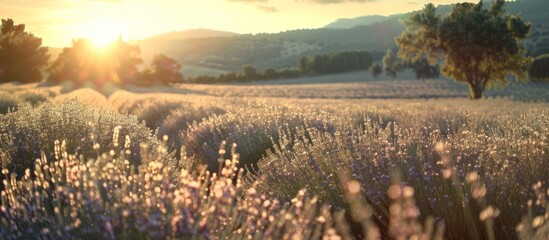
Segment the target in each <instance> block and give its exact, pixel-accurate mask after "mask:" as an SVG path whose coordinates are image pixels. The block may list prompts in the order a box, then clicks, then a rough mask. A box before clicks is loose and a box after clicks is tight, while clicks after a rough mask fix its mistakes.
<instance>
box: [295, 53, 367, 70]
mask: <svg viewBox="0 0 549 240" xmlns="http://www.w3.org/2000/svg"><path fill="white" fill-rule="evenodd" d="M373 62H374V58H373V57H372V54H370V52H367V51H354V52H335V53H328V54H316V55H312V56H304V57H302V58H301V60H299V69H300V70H301V72H303V73H305V74H309V73H315V74H331V73H344V72H351V71H358V70H368V68H370V66H371V65H372V63H373Z"/></svg>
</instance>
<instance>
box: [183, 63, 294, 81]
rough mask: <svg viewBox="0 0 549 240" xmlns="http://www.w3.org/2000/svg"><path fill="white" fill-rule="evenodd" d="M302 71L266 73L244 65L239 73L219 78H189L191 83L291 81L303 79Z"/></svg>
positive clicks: (270, 69)
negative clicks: (292, 79)
mask: <svg viewBox="0 0 549 240" xmlns="http://www.w3.org/2000/svg"><path fill="white" fill-rule="evenodd" d="M301 76H302V73H301V70H299V69H297V68H284V69H279V70H277V69H274V68H267V69H265V71H258V70H257V69H256V68H255V67H254V66H252V65H244V66H243V67H242V69H241V70H240V71H239V72H229V73H223V74H221V75H219V76H205V75H202V76H198V77H195V78H187V81H188V82H191V83H202V84H208V83H234V82H251V81H263V80H276V79H290V78H298V77H301Z"/></svg>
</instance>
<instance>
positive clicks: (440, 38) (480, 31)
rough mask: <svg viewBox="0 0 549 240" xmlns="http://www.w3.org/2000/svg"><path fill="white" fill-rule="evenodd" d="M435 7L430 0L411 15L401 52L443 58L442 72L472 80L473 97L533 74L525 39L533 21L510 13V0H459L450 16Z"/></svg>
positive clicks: (405, 55)
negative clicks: (464, 0)
mask: <svg viewBox="0 0 549 240" xmlns="http://www.w3.org/2000/svg"><path fill="white" fill-rule="evenodd" d="M435 11H436V8H435V7H434V5H433V4H427V5H426V6H425V8H424V9H423V10H422V11H420V12H417V13H414V14H412V15H411V16H410V17H409V19H407V20H406V22H405V23H406V25H407V29H406V31H404V32H403V33H402V35H401V36H400V37H398V38H397V39H396V43H397V45H398V46H399V47H400V50H399V52H398V55H399V57H400V58H402V59H405V60H407V61H412V62H414V61H419V60H421V59H422V58H423V57H426V58H427V59H428V60H429V63H430V64H432V65H434V64H436V63H438V62H439V61H441V60H442V64H441V72H442V74H444V75H445V76H446V77H448V78H451V79H454V80H456V81H459V82H465V83H467V84H468V85H469V90H470V94H471V99H479V98H481V97H482V92H483V91H484V90H485V89H486V88H490V87H493V86H506V85H507V83H508V77H509V76H514V77H515V79H517V80H526V79H527V74H526V72H525V69H526V66H527V64H528V61H529V59H528V58H526V57H525V56H524V54H525V50H524V49H523V47H522V46H521V41H522V40H523V39H524V38H526V37H527V35H528V33H529V32H530V24H528V23H526V22H524V21H523V20H522V19H521V18H520V17H518V16H515V15H510V14H508V13H507V12H506V10H505V1H504V0H495V1H493V2H492V5H491V6H490V7H489V8H487V7H484V6H483V2H482V1H480V2H479V3H477V4H473V3H459V4H455V5H454V6H453V9H452V11H451V12H450V13H449V14H448V15H447V16H446V17H444V18H442V17H441V16H439V15H437V14H436V13H435Z"/></svg>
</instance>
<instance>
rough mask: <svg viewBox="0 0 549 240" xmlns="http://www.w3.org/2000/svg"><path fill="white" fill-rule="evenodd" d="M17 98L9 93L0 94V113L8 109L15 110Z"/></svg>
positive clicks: (17, 103)
mask: <svg viewBox="0 0 549 240" xmlns="http://www.w3.org/2000/svg"><path fill="white" fill-rule="evenodd" d="M19 105H20V103H19V100H18V99H17V98H15V97H12V96H9V95H4V94H1V95H0V114H5V113H7V112H9V111H17V109H18V108H19Z"/></svg>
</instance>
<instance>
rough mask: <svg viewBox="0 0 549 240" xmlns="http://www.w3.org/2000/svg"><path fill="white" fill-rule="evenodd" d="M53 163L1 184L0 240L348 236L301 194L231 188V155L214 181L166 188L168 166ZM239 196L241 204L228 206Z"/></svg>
mask: <svg viewBox="0 0 549 240" xmlns="http://www.w3.org/2000/svg"><path fill="white" fill-rule="evenodd" d="M61 155H62V157H61V158H60V159H59V160H58V162H55V163H54V162H49V163H48V161H47V160H46V159H45V158H42V159H40V160H38V161H37V162H36V165H35V168H34V171H33V172H34V175H35V176H36V178H34V179H33V178H31V171H29V170H27V171H25V175H24V176H23V177H22V178H21V179H16V178H15V177H14V176H13V175H11V176H12V177H11V178H10V179H9V181H5V182H6V190H5V191H3V192H2V196H1V200H2V201H1V205H0V208H1V211H0V218H1V219H2V221H0V226H1V227H0V234H1V235H2V237H3V238H6V239H21V238H23V239H25V238H35V237H36V236H40V237H42V238H48V239H49V238H60V239H75V238H78V239H80V238H84V239H98V238H101V239H167V238H177V239H194V238H202V239H226V238H232V239H244V238H253V239H286V238H296V239H309V238H311V239H319V238H321V237H322V236H326V237H330V236H331V237H337V236H339V234H340V233H338V231H337V230H336V229H338V230H339V229H342V231H341V230H340V231H339V232H341V233H346V232H345V229H346V228H348V227H347V225H346V222H345V220H341V219H340V218H338V217H337V216H339V215H335V216H334V217H332V214H331V213H330V212H329V211H328V209H327V208H325V207H324V208H320V207H319V204H318V202H317V201H316V200H315V198H309V197H306V196H305V191H302V192H300V193H299V194H298V195H296V198H295V199H294V201H293V202H292V203H291V204H289V205H281V204H280V203H279V202H278V201H277V200H274V199H268V198H266V197H265V196H264V195H260V194H258V192H257V191H255V190H254V189H253V188H250V189H243V188H242V187H241V186H240V185H239V184H236V185H235V184H234V182H233V180H234V179H236V182H237V183H238V182H239V180H238V179H239V176H240V175H241V174H242V169H240V170H238V169H237V168H235V166H236V165H237V164H238V157H237V156H236V155H235V156H234V157H233V158H232V160H225V164H224V168H223V171H222V174H220V175H215V174H213V175H211V174H210V173H208V172H205V171H203V170H201V171H193V172H189V171H187V170H182V171H180V172H179V174H178V176H177V181H175V183H174V184H172V183H171V182H170V179H169V178H168V176H167V174H166V173H167V172H170V170H171V169H170V166H165V165H163V164H162V163H161V162H160V161H157V159H156V158H152V156H151V158H150V159H149V158H147V159H149V160H150V161H148V162H143V163H142V165H141V166H139V171H138V172H135V171H132V170H131V167H130V164H129V162H128V161H127V160H126V159H125V158H124V157H123V156H120V157H118V156H114V157H112V156H110V155H107V154H104V155H102V156H100V157H98V158H97V159H96V160H94V161H89V162H88V163H83V162H82V161H80V160H78V159H76V158H74V157H72V155H68V154H67V153H66V152H65V153H63V154H61ZM2 172H3V174H9V171H8V170H6V169H3V170H2ZM241 191H245V194H244V195H245V196H246V197H245V199H242V200H240V201H236V199H237V198H236V196H237V194H238V193H239V192H241ZM355 195H356V193H355ZM359 207H360V206H359ZM363 210H366V209H365V208H364V209H363ZM332 219H336V220H340V223H338V224H337V225H336V224H334V221H333V220H332ZM361 220H362V222H364V223H367V222H368V219H361ZM371 231H372V232H373V233H374V234H375V229H371Z"/></svg>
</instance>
